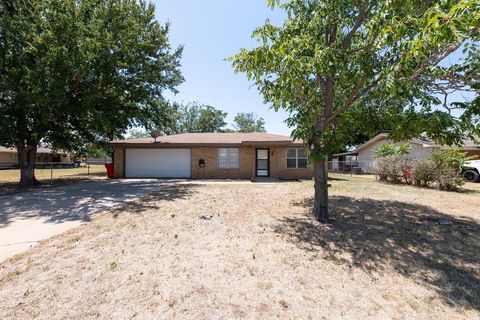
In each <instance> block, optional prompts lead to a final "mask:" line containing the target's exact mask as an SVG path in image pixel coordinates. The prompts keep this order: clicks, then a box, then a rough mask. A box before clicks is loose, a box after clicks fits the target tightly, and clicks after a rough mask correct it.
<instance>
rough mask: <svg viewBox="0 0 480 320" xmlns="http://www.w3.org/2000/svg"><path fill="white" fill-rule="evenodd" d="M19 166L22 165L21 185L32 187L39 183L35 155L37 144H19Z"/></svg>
mask: <svg viewBox="0 0 480 320" xmlns="http://www.w3.org/2000/svg"><path fill="white" fill-rule="evenodd" d="M17 155H18V166H19V167H20V183H19V186H20V187H23V188H24V187H30V186H34V185H37V184H38V180H37V179H36V178H35V157H36V155H37V145H36V144H29V145H27V146H25V145H23V144H19V145H17Z"/></svg>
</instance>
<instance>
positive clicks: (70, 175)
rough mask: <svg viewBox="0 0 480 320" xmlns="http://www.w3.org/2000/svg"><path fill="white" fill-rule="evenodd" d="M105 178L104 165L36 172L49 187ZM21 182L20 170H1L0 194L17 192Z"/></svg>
mask: <svg viewBox="0 0 480 320" xmlns="http://www.w3.org/2000/svg"><path fill="white" fill-rule="evenodd" d="M105 176H106V170H105V166H103V165H91V166H90V167H89V168H87V167H80V168H53V170H50V169H36V170H35V177H36V178H37V179H38V180H39V181H40V182H41V183H42V185H44V186H47V187H49V186H54V185H58V184H64V183H66V182H72V181H79V180H90V179H98V178H102V177H105ZM19 180H20V170H19V169H3V170H0V194H4V193H9V192H12V191H16V189H17V184H18V181H19Z"/></svg>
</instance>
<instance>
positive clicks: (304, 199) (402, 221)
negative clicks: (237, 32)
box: [0, 175, 480, 319]
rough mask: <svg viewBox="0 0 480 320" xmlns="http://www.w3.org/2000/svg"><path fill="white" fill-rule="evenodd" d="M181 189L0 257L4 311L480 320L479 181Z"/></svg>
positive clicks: (27, 315) (364, 180)
mask: <svg viewBox="0 0 480 320" xmlns="http://www.w3.org/2000/svg"><path fill="white" fill-rule="evenodd" d="M333 177H334V178H336V179H337V180H333V181H332V184H333V187H332V189H331V194H332V197H331V199H332V201H331V213H332V216H333V217H334V218H335V221H334V223H333V224H331V225H321V224H319V223H317V222H316V221H315V220H313V219H312V218H311V216H310V210H311V195H312V183H311V182H310V181H308V182H284V183H271V184H251V183H231V184H228V183H205V184H204V183H201V182H198V183H195V182H193V183H185V184H175V185H173V186H171V187H167V188H165V189H163V190H161V191H159V192H156V193H153V194H151V195H150V196H149V197H147V198H145V199H142V200H141V201H137V202H136V203H134V204H129V205H127V206H125V207H123V208H122V209H121V210H117V211H114V212H112V213H109V214H106V215H104V216H101V217H99V218H98V219H96V220H94V221H93V222H92V223H89V224H86V225H84V226H82V227H79V228H77V229H74V230H72V231H70V232H67V233H65V234H62V235H60V236H56V237H54V238H51V239H49V240H47V241H44V242H43V243H41V244H40V245H38V246H36V247H34V248H33V249H31V250H30V251H28V252H27V253H25V254H23V255H21V256H17V257H15V258H13V259H10V260H8V261H6V262H5V263H3V264H1V265H0V279H1V280H0V301H1V308H0V318H1V319H32V318H39V319H96V318H101V319H130V318H138V319H145V318H147V319H148V318H152V319H273V318H279V319H322V318H325V319H339V318H344V319H367V318H374V319H478V318H480V255H479V254H480V184H475V185H474V184H469V185H467V186H466V188H465V191H464V192H462V193H449V192H440V191H435V190H428V189H419V188H414V187H411V186H403V185H387V184H381V183H378V182H375V181H374V180H373V178H372V177H350V176H348V175H334V176H333Z"/></svg>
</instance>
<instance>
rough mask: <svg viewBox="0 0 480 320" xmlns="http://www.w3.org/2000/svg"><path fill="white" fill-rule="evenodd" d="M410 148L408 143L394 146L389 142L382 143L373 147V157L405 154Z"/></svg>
mask: <svg viewBox="0 0 480 320" xmlns="http://www.w3.org/2000/svg"><path fill="white" fill-rule="evenodd" d="M411 148H412V147H411V146H410V145H409V144H402V145H399V146H395V145H393V144H390V143H384V144H382V145H380V146H379V147H377V148H376V149H375V157H376V158H382V157H388V156H393V155H401V156H405V155H407V154H408V152H410V149H411Z"/></svg>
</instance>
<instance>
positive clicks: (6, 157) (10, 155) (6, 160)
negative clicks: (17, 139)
mask: <svg viewBox="0 0 480 320" xmlns="http://www.w3.org/2000/svg"><path fill="white" fill-rule="evenodd" d="M17 157H18V156H17V149H15V148H5V147H1V146H0V167H15V166H17V165H18V158H17ZM71 161H72V158H71V156H70V155H69V154H68V153H66V152H61V151H53V150H52V149H49V148H43V147H38V148H37V156H36V158H35V162H37V163H42V162H71Z"/></svg>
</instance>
